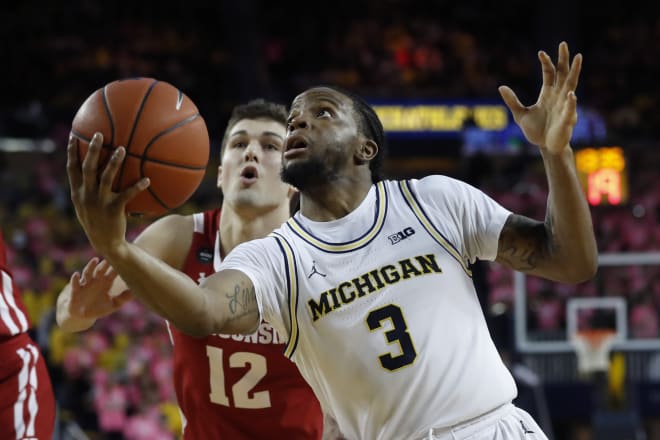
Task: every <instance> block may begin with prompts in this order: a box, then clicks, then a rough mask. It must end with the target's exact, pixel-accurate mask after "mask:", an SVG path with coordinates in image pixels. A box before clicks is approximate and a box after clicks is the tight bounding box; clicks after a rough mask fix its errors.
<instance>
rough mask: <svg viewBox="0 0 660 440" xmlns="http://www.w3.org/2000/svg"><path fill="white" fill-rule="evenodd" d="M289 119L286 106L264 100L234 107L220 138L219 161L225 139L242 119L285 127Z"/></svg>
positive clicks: (254, 100)
mask: <svg viewBox="0 0 660 440" xmlns="http://www.w3.org/2000/svg"><path fill="white" fill-rule="evenodd" d="M288 117H289V111H288V110H287V108H286V106H284V105H282V104H277V103H275V102H271V101H266V100H265V99H261V98H259V99H253V100H252V101H249V102H248V103H247V104H241V105H237V106H236V107H234V109H233V110H232V112H231V116H230V117H229V121H227V128H226V129H225V134H224V135H223V136H222V144H221V145H220V159H221V160H222V154H223V153H224V151H225V146H226V145H227V139H228V138H229V133H230V132H231V130H232V128H234V125H236V124H237V123H238V122H239V121H242V120H243V119H269V120H272V121H273V122H279V123H280V124H282V125H284V126H285V127H286V120H287V118H288Z"/></svg>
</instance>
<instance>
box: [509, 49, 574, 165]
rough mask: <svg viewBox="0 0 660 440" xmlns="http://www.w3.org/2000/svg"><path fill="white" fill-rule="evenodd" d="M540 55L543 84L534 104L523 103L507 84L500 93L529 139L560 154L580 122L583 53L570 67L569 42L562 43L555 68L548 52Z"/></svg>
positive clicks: (549, 150)
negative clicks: (578, 113) (578, 109)
mask: <svg viewBox="0 0 660 440" xmlns="http://www.w3.org/2000/svg"><path fill="white" fill-rule="evenodd" d="M538 57H539V60H540V61H541V68H542V71H543V86H542V87H541V93H540V94H539V97H538V99H537V101H536V103H535V104H533V105H531V106H524V105H522V104H521V103H520V100H519V99H518V97H517V96H516V94H515V93H514V92H513V90H511V88H509V87H508V86H500V87H499V92H500V94H501V95H502V99H504V102H505V103H506V105H507V106H508V107H509V109H510V110H511V113H513V118H514V120H515V121H516V123H517V124H518V125H519V126H520V128H521V129H522V131H523V133H524V134H525V137H526V138H527V140H528V141H529V142H530V143H532V144H534V145H538V146H539V147H540V148H542V149H545V150H546V151H548V152H549V153H552V154H559V153H561V152H563V151H564V149H565V148H566V147H567V146H568V145H569V142H570V140H571V136H572V134H573V127H575V124H576V123H577V98H576V96H575V88H576V87H577V84H578V78H579V76H580V70H581V68H582V55H581V54H577V55H576V56H575V57H574V58H573V62H572V63H571V65H570V68H569V53H568V45H567V44H566V42H562V43H561V44H559V55H558V58H557V67H556V68H555V65H554V64H553V63H552V60H551V59H550V56H548V54H547V53H545V52H543V51H540V52H539V54H538Z"/></svg>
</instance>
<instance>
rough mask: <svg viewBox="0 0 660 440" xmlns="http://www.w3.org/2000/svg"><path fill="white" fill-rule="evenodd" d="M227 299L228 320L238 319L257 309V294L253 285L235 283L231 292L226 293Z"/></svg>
mask: <svg viewBox="0 0 660 440" xmlns="http://www.w3.org/2000/svg"><path fill="white" fill-rule="evenodd" d="M225 296H226V297H227V299H229V313H230V318H229V320H230V321H234V320H237V319H240V318H242V317H244V316H247V315H250V314H252V313H255V312H256V311H257V309H258V308H257V296H256V292H255V290H254V287H247V286H242V285H240V284H236V285H235V286H234V290H233V292H231V293H226V294H225Z"/></svg>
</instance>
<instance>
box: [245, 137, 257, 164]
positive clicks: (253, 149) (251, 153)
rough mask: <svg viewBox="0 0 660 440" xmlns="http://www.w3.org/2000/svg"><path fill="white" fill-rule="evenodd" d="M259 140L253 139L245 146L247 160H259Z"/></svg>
mask: <svg viewBox="0 0 660 440" xmlns="http://www.w3.org/2000/svg"><path fill="white" fill-rule="evenodd" d="M259 148H260V147H259V142H256V141H252V142H250V143H249V144H248V145H247V147H246V148H245V151H244V155H245V157H244V158H245V161H256V162H258V161H259Z"/></svg>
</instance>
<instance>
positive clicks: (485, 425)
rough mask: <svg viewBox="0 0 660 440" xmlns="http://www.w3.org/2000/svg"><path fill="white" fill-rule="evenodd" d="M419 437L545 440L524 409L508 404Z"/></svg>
mask: <svg viewBox="0 0 660 440" xmlns="http://www.w3.org/2000/svg"><path fill="white" fill-rule="evenodd" d="M419 440H548V437H546V435H545V434H544V433H543V431H541V428H540V427H539V425H538V424H537V423H536V422H535V421H534V419H533V418H532V416H530V415H529V414H528V413H527V411H524V410H522V409H520V408H518V407H516V406H515V405H513V404H511V403H507V404H505V405H502V406H500V407H498V408H496V409H494V410H493V411H490V412H488V413H486V414H484V415H482V416H479V417H477V418H475V419H472V420H470V421H467V422H465V423H461V424H460V425H457V426H453V427H451V428H435V429H431V430H429V433H428V434H427V435H426V436H424V437H422V438H420V439H419Z"/></svg>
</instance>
